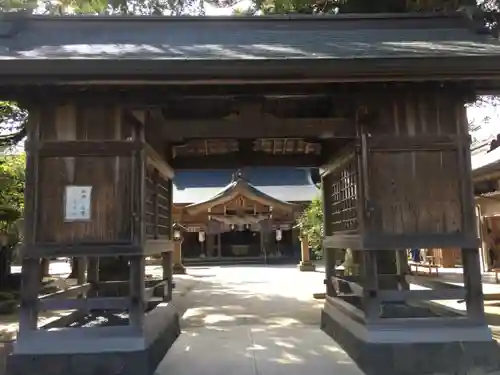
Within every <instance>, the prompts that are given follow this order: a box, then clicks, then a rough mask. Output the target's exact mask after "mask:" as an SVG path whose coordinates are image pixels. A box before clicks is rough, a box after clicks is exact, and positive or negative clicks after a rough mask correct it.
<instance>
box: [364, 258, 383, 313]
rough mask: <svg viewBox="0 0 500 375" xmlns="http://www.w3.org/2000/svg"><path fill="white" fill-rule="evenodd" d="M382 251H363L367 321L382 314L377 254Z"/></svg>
mask: <svg viewBox="0 0 500 375" xmlns="http://www.w3.org/2000/svg"><path fill="white" fill-rule="evenodd" d="M379 253H380V251H377V250H376V251H365V252H363V257H364V258H363V281H362V284H363V310H364V312H365V319H366V321H367V322H370V321H373V320H376V319H378V318H379V315H380V300H379V298H378V292H379V285H378V276H379V272H378V269H377V268H378V267H377V256H378V255H379Z"/></svg>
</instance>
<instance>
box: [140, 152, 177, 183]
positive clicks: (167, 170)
mask: <svg viewBox="0 0 500 375" xmlns="http://www.w3.org/2000/svg"><path fill="white" fill-rule="evenodd" d="M145 148H146V160H147V163H148V164H150V165H152V166H153V167H155V169H156V170H157V171H158V172H159V173H160V174H161V175H162V176H163V177H165V178H167V179H172V178H173V177H174V175H175V172H174V170H173V169H172V167H171V166H170V165H169V164H168V163H167V162H166V160H165V158H162V157H161V155H160V154H158V153H157V152H156V151H155V149H154V148H153V147H151V146H150V145H149V144H147V143H146V145H145Z"/></svg>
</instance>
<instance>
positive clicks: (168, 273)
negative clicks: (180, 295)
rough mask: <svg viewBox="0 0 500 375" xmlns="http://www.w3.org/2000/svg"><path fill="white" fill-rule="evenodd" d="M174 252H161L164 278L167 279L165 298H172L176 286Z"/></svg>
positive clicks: (165, 299)
mask: <svg viewBox="0 0 500 375" xmlns="http://www.w3.org/2000/svg"><path fill="white" fill-rule="evenodd" d="M172 259H173V253H172V252H167V253H162V254H161V265H162V270H163V280H167V284H166V285H165V288H163V300H164V301H167V302H168V301H171V300H172V290H173V288H174V278H173V263H172Z"/></svg>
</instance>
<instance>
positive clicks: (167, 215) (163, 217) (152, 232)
mask: <svg viewBox="0 0 500 375" xmlns="http://www.w3.org/2000/svg"><path fill="white" fill-rule="evenodd" d="M171 190H172V182H171V181H170V180H167V179H165V178H163V177H162V176H161V175H160V174H158V173H157V171H155V170H154V169H152V168H148V170H147V173H146V202H145V203H146V204H145V216H146V217H145V218H146V220H145V221H146V223H145V225H146V237H147V238H148V239H170V235H171V228H172V220H171V218H172V211H171Z"/></svg>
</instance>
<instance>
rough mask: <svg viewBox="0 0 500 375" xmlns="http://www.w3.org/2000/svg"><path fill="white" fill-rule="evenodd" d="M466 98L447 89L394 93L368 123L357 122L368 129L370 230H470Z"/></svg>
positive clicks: (438, 232) (435, 231)
mask: <svg viewBox="0 0 500 375" xmlns="http://www.w3.org/2000/svg"><path fill="white" fill-rule="evenodd" d="M464 103H465V102H464V100H463V99H462V98H461V97H460V96H457V95H456V94H454V93H451V92H443V91H436V92H430V93H429V92H425V91H424V92H421V93H418V92H417V93H398V94H397V95H394V96H393V97H392V99H388V100H385V101H383V102H379V103H378V105H377V106H378V116H377V117H376V118H375V120H374V121H373V122H372V123H367V124H361V127H362V128H363V131H365V132H366V133H367V134H369V136H368V138H367V139H368V142H367V144H368V149H369V151H368V152H369V192H370V193H369V199H370V201H371V204H372V209H373V211H372V212H371V215H370V224H369V226H370V228H371V230H372V231H374V232H382V233H386V234H420V233H426V234H447V233H448V234H449V233H460V232H463V231H464V226H467V228H465V229H466V231H470V230H471V229H472V230H473V228H470V223H469V221H470V220H471V219H472V217H469V216H470V214H471V212H473V205H472V201H471V198H472V196H469V194H468V191H469V189H468V186H467V185H468V184H469V182H470V166H469V167H467V163H466V160H467V157H469V154H468V153H469V149H468V146H469V144H468V131H467V118H466V113H465V107H464ZM469 206H470V207H469Z"/></svg>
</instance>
